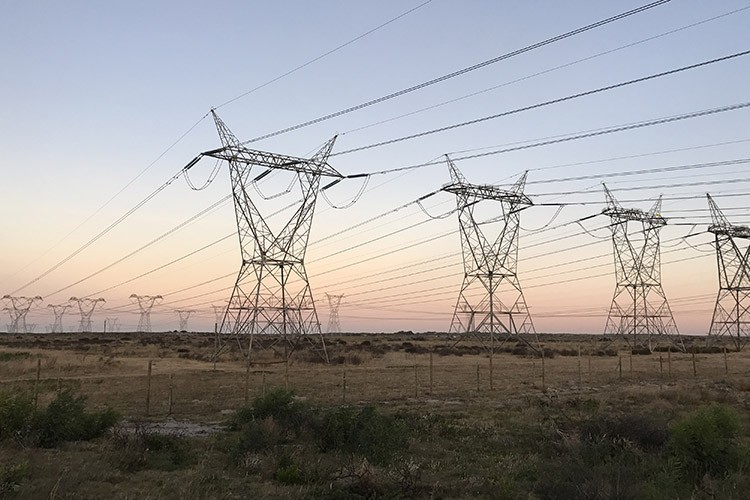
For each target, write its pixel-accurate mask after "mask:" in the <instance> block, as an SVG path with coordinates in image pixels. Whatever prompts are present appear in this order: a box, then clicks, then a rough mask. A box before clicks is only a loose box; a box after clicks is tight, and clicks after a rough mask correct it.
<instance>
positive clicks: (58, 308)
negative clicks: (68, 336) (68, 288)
mask: <svg viewBox="0 0 750 500" xmlns="http://www.w3.org/2000/svg"><path fill="white" fill-rule="evenodd" d="M47 307H48V308H50V309H52V313H53V314H54V315H55V322H54V323H53V324H52V333H63V331H64V329H63V323H62V319H63V315H64V314H65V312H66V311H67V310H68V309H70V307H71V304H70V303H63V304H48V305H47Z"/></svg>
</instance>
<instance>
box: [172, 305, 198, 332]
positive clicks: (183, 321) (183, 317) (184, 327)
mask: <svg viewBox="0 0 750 500" xmlns="http://www.w3.org/2000/svg"><path fill="white" fill-rule="evenodd" d="M175 312H176V313H177V315H178V316H179V317H180V331H181V332H186V331H188V318H190V315H191V314H193V313H194V312H195V311H193V310H192V309H191V310H185V309H178V310H176V311H175Z"/></svg>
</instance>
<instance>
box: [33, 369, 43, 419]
mask: <svg viewBox="0 0 750 500" xmlns="http://www.w3.org/2000/svg"><path fill="white" fill-rule="evenodd" d="M41 378H42V358H37V359H36V382H34V409H36V407H37V404H38V403H39V380H40V379H41Z"/></svg>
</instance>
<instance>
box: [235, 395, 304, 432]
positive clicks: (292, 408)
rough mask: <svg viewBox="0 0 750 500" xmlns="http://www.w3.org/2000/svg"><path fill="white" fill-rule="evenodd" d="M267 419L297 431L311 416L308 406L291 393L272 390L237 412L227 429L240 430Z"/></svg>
mask: <svg viewBox="0 0 750 500" xmlns="http://www.w3.org/2000/svg"><path fill="white" fill-rule="evenodd" d="M267 418H272V419H273V420H274V421H275V422H276V423H278V424H279V425H281V426H282V427H284V428H287V429H290V430H294V431H299V430H300V429H301V428H302V427H303V426H304V425H305V424H306V423H308V422H309V420H310V419H311V418H312V414H311V409H310V408H309V406H308V405H307V404H305V403H303V402H302V401H298V400H297V399H295V397H294V393H293V392H292V391H287V390H284V389H274V390H271V391H269V392H268V393H266V394H264V395H262V396H258V397H257V398H255V399H254V400H253V403H252V405H251V406H245V407H243V408H240V409H239V410H237V411H236V412H235V414H234V415H233V416H232V419H231V420H230V421H229V428H230V430H240V429H243V428H244V427H245V426H246V425H248V424H249V423H251V422H254V421H258V420H264V419H267Z"/></svg>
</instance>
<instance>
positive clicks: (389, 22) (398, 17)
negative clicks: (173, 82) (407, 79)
mask: <svg viewBox="0 0 750 500" xmlns="http://www.w3.org/2000/svg"><path fill="white" fill-rule="evenodd" d="M430 2H432V0H427V1H426V2H422V3H421V4H419V5H417V6H416V7H413V8H411V9H409V10H407V11H406V12H403V13H401V14H399V15H398V16H396V17H394V18H391V19H389V20H388V21H386V22H384V23H382V24H379V25H378V26H376V27H374V28H372V29H371V30H369V31H366V32H365V33H362V34H361V35H359V36H357V37H355V38H352V39H351V40H349V41H348V42H345V43H342V44H341V45H338V46H337V47H334V48H333V49H331V50H329V51H327V52H324V53H323V54H321V55H319V56H317V57H315V58H313V59H310V60H309V61H307V62H306V63H304V64H300V65H299V66H297V67H295V68H293V69H291V70H289V71H287V72H286V73H283V74H281V75H279V76H277V77H275V78H272V79H271V80H268V81H267V82H265V83H262V84H260V85H258V86H257V87H254V88H252V89H250V90H248V91H246V92H243V93H241V94H239V95H237V96H235V97H233V98H231V99H229V100H228V101H224V102H223V103H221V104H219V105H218V106H215V107H214V108H213V109H219V108H223V107H224V106H226V105H227V104H231V103H233V102H235V101H237V100H239V99H242V98H243V97H245V96H248V95H250V94H252V93H253V92H256V91H258V90H260V89H262V88H264V87H267V86H268V85H271V84H272V83H275V82H277V81H279V80H281V79H282V78H285V77H287V76H289V75H291V74H293V73H296V72H297V71H299V70H301V69H303V68H306V67H308V66H310V65H311V64H313V63H315V62H318V61H320V60H321V59H323V58H324V57H327V56H329V55H331V54H333V53H334V52H338V51H339V50H341V49H343V48H344V47H348V46H349V45H351V44H353V43H355V42H358V41H359V40H361V39H363V38H365V37H366V36H368V35H371V34H373V33H375V32H376V31H378V30H380V29H382V28H385V27H386V26H388V25H389V24H391V23H394V22H396V21H398V20H399V19H401V18H402V17H405V16H408V15H409V14H411V13H412V12H414V11H416V10H418V9H421V8H422V7H424V6H425V5H427V4H428V3H430ZM206 116H208V115H206Z"/></svg>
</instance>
